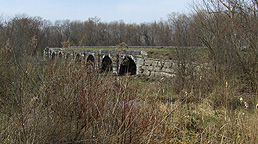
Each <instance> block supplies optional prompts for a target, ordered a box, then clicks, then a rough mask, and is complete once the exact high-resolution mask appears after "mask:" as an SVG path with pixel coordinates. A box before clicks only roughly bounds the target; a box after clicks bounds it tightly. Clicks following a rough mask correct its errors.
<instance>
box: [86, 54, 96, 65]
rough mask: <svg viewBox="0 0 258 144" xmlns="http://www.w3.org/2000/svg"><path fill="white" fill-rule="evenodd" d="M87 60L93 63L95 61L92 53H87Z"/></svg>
mask: <svg viewBox="0 0 258 144" xmlns="http://www.w3.org/2000/svg"><path fill="white" fill-rule="evenodd" d="M87 62H91V63H94V62H95V58H94V56H93V55H91V54H90V55H89V56H88V58H87Z"/></svg>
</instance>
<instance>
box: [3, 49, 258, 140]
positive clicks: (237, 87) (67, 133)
mask: <svg viewBox="0 0 258 144" xmlns="http://www.w3.org/2000/svg"><path fill="white" fill-rule="evenodd" d="M0 59H1V61H0V63H1V65H0V72H1V75H0V84H1V87H0V94H1V97H0V102H1V111H0V142H1V143H257V141H258V138H257V135H258V127H257V122H258V111H257V109H256V107H255V105H256V101H257V94H255V93H247V92H242V89H243V87H245V86H242V85H243V84H242V83H240V82H238V81H237V80H236V79H232V80H216V78H214V77H213V76H212V74H211V73H210V72H209V69H206V70H202V71H201V72H200V73H199V75H196V76H194V77H193V78H192V79H191V81H190V80H188V79H186V81H189V82H186V86H185V87H184V88H183V89H182V90H181V92H177V91H175V90H174V89H175V88H177V85H175V84H174V82H175V81H176V80H174V79H172V78H162V79H158V80H157V79H156V80H145V79H140V78H138V79H135V78H134V77H129V76H123V77H112V76H101V75H99V74H98V71H97V70H96V69H95V68H94V67H91V66H89V65H88V66H87V65H84V64H78V63H76V61H75V60H72V59H71V60H64V59H61V58H59V59H58V58H57V59H55V60H48V59H43V58H41V57H34V56H26V57H23V58H21V59H15V56H14V55H13V53H12V50H11V49H10V48H9V47H5V48H2V49H1V57H0ZM240 97H242V98H243V102H246V103H248V104H249V107H248V108H247V107H245V105H244V103H241V101H240V99H239V98H240Z"/></svg>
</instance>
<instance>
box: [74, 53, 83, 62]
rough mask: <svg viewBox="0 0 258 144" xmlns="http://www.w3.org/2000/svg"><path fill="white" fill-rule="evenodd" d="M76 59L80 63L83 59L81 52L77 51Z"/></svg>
mask: <svg viewBox="0 0 258 144" xmlns="http://www.w3.org/2000/svg"><path fill="white" fill-rule="evenodd" d="M75 61H76V62H78V63H80V62H81V61H82V56H81V54H80V53H77V54H76V56H75Z"/></svg>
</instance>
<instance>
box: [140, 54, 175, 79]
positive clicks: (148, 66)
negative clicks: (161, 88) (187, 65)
mask: <svg viewBox="0 0 258 144" xmlns="http://www.w3.org/2000/svg"><path fill="white" fill-rule="evenodd" d="M139 68H140V69H139V74H143V75H146V76H168V77H174V76H175V71H174V69H175V68H176V63H175V62H173V61H172V60H160V59H153V58H147V57H145V58H142V59H141V66H140V67H139Z"/></svg>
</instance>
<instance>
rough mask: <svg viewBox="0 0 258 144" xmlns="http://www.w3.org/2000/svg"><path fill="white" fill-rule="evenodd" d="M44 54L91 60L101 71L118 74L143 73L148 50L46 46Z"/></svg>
mask: <svg viewBox="0 0 258 144" xmlns="http://www.w3.org/2000/svg"><path fill="white" fill-rule="evenodd" d="M44 56H45V57H49V58H55V57H60V58H68V57H70V58H74V59H77V60H80V61H83V62H85V63H86V62H90V63H91V64H93V63H94V65H95V66H96V67H97V68H98V69H99V70H100V72H105V71H106V72H107V71H108V72H113V73H116V74H118V75H124V74H126V73H129V74H131V75H135V74H136V75H137V74H140V73H142V72H141V70H142V65H143V63H144V59H145V58H146V56H147V52H145V51H139V50H107V49H66V48H46V49H45V51H44Z"/></svg>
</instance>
